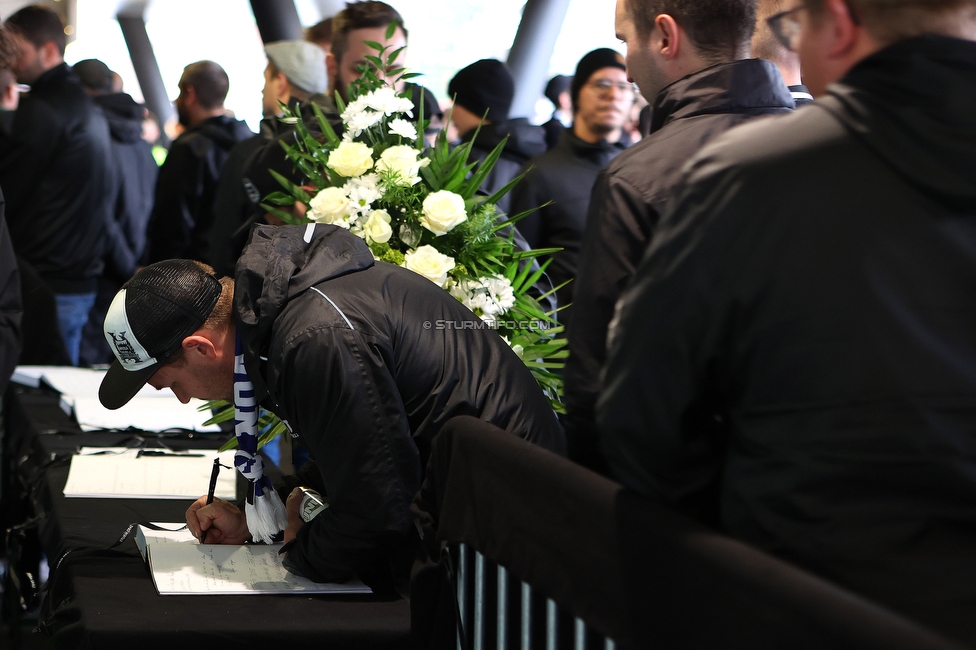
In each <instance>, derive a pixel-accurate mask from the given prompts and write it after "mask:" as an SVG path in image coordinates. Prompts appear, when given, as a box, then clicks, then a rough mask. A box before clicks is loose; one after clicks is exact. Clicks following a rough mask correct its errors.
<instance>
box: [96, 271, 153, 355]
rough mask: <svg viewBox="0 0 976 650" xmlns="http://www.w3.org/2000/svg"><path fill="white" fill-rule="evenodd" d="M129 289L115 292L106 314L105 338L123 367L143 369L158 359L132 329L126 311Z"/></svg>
mask: <svg viewBox="0 0 976 650" xmlns="http://www.w3.org/2000/svg"><path fill="white" fill-rule="evenodd" d="M127 291H128V290H127V289H122V290H121V291H119V292H118V293H117V294H115V299H114V300H112V305H111V306H110V307H109V308H108V313H107V314H105V327H104V331H105V340H106V341H108V344H109V345H110V346H111V347H112V351H113V352H115V358H116V359H118V360H119V363H121V364H122V367H123V368H125V369H126V370H129V371H135V370H142V369H143V368H148V367H149V366H151V365H153V364H154V363H156V359H155V358H154V356H153V355H152V354H150V353H149V350H147V349H146V348H145V347H144V346H143V345H142V343H140V342H139V337H138V335H137V334H136V333H135V332H133V331H132V326H131V325H130V324H129V317H128V315H127V314H126V312H125V295H126V292H127Z"/></svg>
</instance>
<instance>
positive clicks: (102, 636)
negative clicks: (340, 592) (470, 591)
mask: <svg viewBox="0 0 976 650" xmlns="http://www.w3.org/2000/svg"><path fill="white" fill-rule="evenodd" d="M7 408H8V431H7V437H8V441H7V445H6V446H7V451H8V453H10V454H13V455H14V457H15V458H17V459H18V460H17V463H16V466H17V467H16V471H17V472H19V474H20V478H21V479H22V480H23V482H24V483H25V484H26V491H28V492H29V495H28V497H29V504H30V508H31V509H33V511H34V512H33V514H35V515H40V519H39V522H40V523H39V527H38V537H39V541H40V546H41V548H42V550H43V551H44V553H45V554H46V555H47V557H48V558H49V561H50V564H51V565H52V567H51V575H52V579H51V581H50V584H51V589H50V593H49V594H48V602H47V603H46V607H45V608H44V609H42V614H43V613H45V612H46V616H45V618H44V619H43V620H42V621H41V627H42V629H44V630H45V631H46V632H47V633H48V634H51V635H53V636H54V640H55V641H56V642H57V645H58V646H59V647H62V648H92V649H103V648H121V647H128V648H131V647H134V646H135V647H138V645H140V644H141V645H145V644H146V643H147V642H149V643H150V644H151V647H167V646H168V647H173V648H177V647H179V644H184V645H185V644H187V643H188V642H189V643H190V644H191V646H190V647H203V646H204V644H208V643H213V644H219V647H233V646H235V645H240V647H244V646H243V644H245V643H248V644H274V645H275V646H276V647H286V648H288V649H289V650H294V649H298V648H313V647H315V648H322V647H329V648H351V647H356V648H362V647H369V648H402V647H406V646H407V645H409V636H410V607H409V603H408V602H406V601H404V600H402V599H400V598H399V597H397V596H395V595H373V596H328V595H319V596H311V597H309V596H302V595H262V596H159V595H158V594H157V593H156V590H155V587H154V586H153V582H152V578H151V577H150V575H149V573H148V569H147V567H146V564H145V562H144V561H143V560H142V558H141V556H140V555H139V552H138V550H137V549H136V546H135V543H134V541H132V540H131V539H127V540H126V541H125V542H123V543H122V544H121V545H119V546H118V547H116V548H115V549H113V550H104V549H106V547H108V546H110V545H111V544H112V543H113V542H114V541H115V540H117V539H118V538H119V537H120V535H121V534H122V532H123V531H124V530H125V529H126V527H127V526H128V525H129V524H131V523H134V522H144V521H183V519H184V516H183V515H184V512H185V510H186V508H187V507H188V506H189V505H190V501H182V500H154V499H76V498H72V499H66V498H65V497H64V495H63V493H62V489H63V487H64V483H65V480H66V478H67V475H68V463H67V461H66V460H62V459H66V458H68V457H69V455H70V453H71V452H73V451H74V450H76V449H77V448H79V447H80V446H82V445H84V446H110V445H118V444H120V443H121V442H122V441H123V440H124V439H126V438H131V436H132V435H133V433H132V432H105V433H101V432H98V433H82V432H81V431H80V430H79V429H78V427H77V426H76V425H75V424H74V423H72V422H71V420H70V419H69V418H68V417H67V416H65V415H64V413H62V412H61V411H60V409H58V407H57V397H56V396H52V395H50V394H43V393H42V392H40V391H37V390H31V389H21V388H15V389H13V390H12V391H11V393H8V401H7ZM143 435H144V436H146V437H147V438H148V439H150V440H155V439H156V438H155V434H145V433H143ZM164 440H165V443H166V444H167V445H168V446H171V447H172V448H177V449H178V448H186V447H190V446H192V447H206V448H216V447H218V446H219V445H220V443H221V442H222V441H223V438H222V437H216V436H214V435H213V434H189V435H188V434H185V433H181V434H166V437H165V439H164ZM238 493H239V494H241V493H242V492H241V491H240V489H239V492H238ZM86 549H87V550H86ZM68 551H70V552H69V553H68V554H67V556H66V557H65V559H64V560H63V561H62V562H61V565H60V566H55V565H56V563H57V559H58V558H60V557H62V555H64V553H65V552H68ZM251 647H254V646H253V645H251ZM258 647H260V645H258Z"/></svg>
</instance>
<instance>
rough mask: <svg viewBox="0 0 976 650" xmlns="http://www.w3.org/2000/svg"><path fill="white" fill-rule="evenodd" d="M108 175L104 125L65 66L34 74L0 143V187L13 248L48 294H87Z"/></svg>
mask: <svg viewBox="0 0 976 650" xmlns="http://www.w3.org/2000/svg"><path fill="white" fill-rule="evenodd" d="M111 169H112V163H111V153H110V151H109V134H108V124H106V122H105V117H104V115H103V114H102V111H100V110H99V109H98V108H97V107H96V106H95V104H94V102H92V100H91V98H90V97H88V95H87V94H85V91H84V90H83V89H82V87H81V83H80V82H79V81H78V78H77V77H76V76H75V74H74V73H73V72H72V71H71V68H69V67H68V66H67V65H66V64H64V63H62V64H60V65H58V66H56V67H54V68H52V69H50V70H48V71H47V72H45V73H44V74H42V75H41V76H40V77H39V78H38V79H37V80H36V81H35V82H34V84H33V85H32V86H31V92H30V93H29V94H28V95H27V96H25V97H24V98H23V99H22V100H21V102H20V106H19V107H18V109H17V112H16V114H15V116H14V122H13V126H12V127H11V132H10V136H9V137H4V138H0V187H3V192H4V194H5V195H6V198H7V226H8V227H9V228H10V239H11V241H12V242H13V245H14V250H15V251H16V253H17V255H20V256H22V257H24V258H25V259H26V260H27V261H28V262H30V263H31V265H33V267H34V268H35V269H36V270H37V273H38V274H39V275H40V276H41V277H42V278H43V279H44V281H45V282H46V283H47V284H48V285H49V286H50V287H51V289H53V290H54V292H55V293H88V292H94V291H95V283H96V279H97V278H98V276H99V275H100V274H101V273H102V268H103V262H102V258H103V253H104V251H105V245H106V224H107V221H108V219H109V213H110V205H109V201H110V194H109V190H110V184H111V173H112V172H111Z"/></svg>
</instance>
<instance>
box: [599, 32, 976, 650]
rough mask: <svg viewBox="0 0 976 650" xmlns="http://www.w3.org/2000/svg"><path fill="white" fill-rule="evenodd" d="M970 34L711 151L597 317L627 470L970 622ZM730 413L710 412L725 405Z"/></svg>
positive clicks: (970, 625)
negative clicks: (612, 323) (609, 322)
mask: <svg viewBox="0 0 976 650" xmlns="http://www.w3.org/2000/svg"><path fill="white" fill-rule="evenodd" d="M973 106H976V42H972V41H963V40H957V39H952V38H948V37H938V36H926V37H920V38H913V39H909V40H905V41H901V42H899V43H896V44H895V45H893V46H890V47H888V48H886V49H884V50H882V51H880V52H878V53H876V54H874V55H872V56H870V57H868V58H866V59H864V60H863V61H861V62H860V63H859V64H858V65H856V66H855V67H854V68H853V69H852V70H851V71H850V72H849V73H848V74H847V75H846V76H845V77H844V78H843V79H842V80H841V81H840V82H839V83H836V84H834V85H832V86H830V87H829V88H828V89H827V94H826V96H824V97H821V98H819V99H818V100H817V101H816V102H814V103H813V104H811V105H809V106H806V107H804V108H803V109H801V110H798V111H797V112H796V113H795V114H793V115H791V116H787V117H783V118H779V119H773V120H764V121H762V122H757V123H755V124H751V125H748V126H745V127H742V128H741V129H736V130H735V131H734V132H732V133H729V134H728V135H727V136H726V137H723V138H722V139H721V140H717V141H716V142H714V144H713V145H712V146H709V147H708V148H707V149H706V150H703V151H702V152H701V155H700V156H698V157H697V158H696V159H695V160H694V161H693V163H692V164H691V165H689V170H690V171H689V174H688V175H687V176H686V178H685V183H683V185H684V189H683V190H682V191H681V193H680V195H679V196H678V197H677V199H676V201H675V203H673V204H672V206H671V208H670V209H669V210H668V212H667V213H666V214H665V215H663V216H662V218H661V223H660V226H659V228H658V231H657V234H656V235H655V242H654V244H652V247H651V249H650V251H649V252H648V255H647V257H645V258H644V260H643V262H642V263H641V266H640V268H639V269H638V271H637V277H636V280H637V281H636V282H635V283H634V284H633V285H632V286H631V288H630V289H629V290H628V291H627V293H626V294H625V295H624V296H623V297H622V299H621V304H620V307H619V323H620V324H619V327H618V328H617V330H616V331H615V332H613V333H611V352H610V355H609V361H608V365H607V374H606V390H605V392H604V394H603V396H602V398H601V400H600V404H599V425H600V430H601V436H602V443H603V447H604V450H605V453H606V457H607V460H608V461H609V463H610V465H611V466H612V468H613V470H614V471H615V473H616V475H617V476H618V477H619V479H620V480H621V481H622V482H623V483H624V484H626V485H628V486H630V487H632V488H634V489H636V490H637V491H639V492H641V493H643V494H645V495H648V496H651V497H653V498H656V499H663V500H664V501H666V502H669V503H672V504H675V505H678V506H684V507H698V508H699V509H701V508H704V510H705V511H711V512H713V513H714V512H716V511H717V513H718V515H719V516H718V521H719V522H720V523H721V526H722V527H723V528H724V529H725V530H726V531H728V532H730V533H732V534H733V535H736V536H738V537H740V538H742V539H744V540H746V541H748V542H750V543H752V544H754V545H756V546H758V547H760V548H763V549H766V550H768V551H770V552H772V553H775V554H777V555H780V556H782V557H784V558H786V559H788V560H791V561H793V562H796V563H799V564H801V565H802V566H805V567H807V568H809V569H812V570H814V571H816V572H818V573H820V574H822V575H824V576H826V577H828V578H830V579H832V580H835V581H837V582H838V583H840V584H842V585H845V586H847V587H849V588H852V589H854V590H856V591H858V592H860V593H862V594H865V595H867V596H868V597H870V598H872V599H875V600H877V601H879V602H881V603H884V604H886V605H888V606H890V607H892V608H893V609H895V610H897V611H900V612H903V613H905V614H908V615H909V616H912V617H914V618H916V619H918V620H920V621H922V622H924V623H927V624H929V625H930V626H932V627H933V628H935V629H939V630H942V631H943V632H946V633H948V634H950V635H952V636H955V637H956V638H958V639H960V640H963V641H965V642H967V644H974V643H976V618H974V617H973V611H974V609H976V507H974V504H976V300H974V295H976V111H974V110H973ZM716 416H717V417H718V418H719V420H718V421H720V422H721V425H720V426H705V425H704V423H708V422H711V423H712V424H713V425H715V424H716V423H717V420H716Z"/></svg>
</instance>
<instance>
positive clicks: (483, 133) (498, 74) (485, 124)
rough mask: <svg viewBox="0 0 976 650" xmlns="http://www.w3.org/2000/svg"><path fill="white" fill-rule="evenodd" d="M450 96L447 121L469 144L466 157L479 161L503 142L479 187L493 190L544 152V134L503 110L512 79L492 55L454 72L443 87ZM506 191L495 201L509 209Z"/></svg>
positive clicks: (509, 99)
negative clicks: (500, 152)
mask: <svg viewBox="0 0 976 650" xmlns="http://www.w3.org/2000/svg"><path fill="white" fill-rule="evenodd" d="M447 92H448V94H450V95H451V97H452V98H453V99H454V105H453V107H452V108H451V122H453V123H454V126H455V127H456V128H457V131H458V135H459V136H460V141H461V142H462V143H464V142H470V143H471V155H470V156H469V161H472V162H473V161H475V160H484V159H485V158H487V157H488V155H489V154H490V153H491V152H492V150H494V148H495V147H496V146H498V145H499V144H501V142H502V141H503V140H505V139H506V138H508V139H507V140H505V148H504V149H503V150H502V155H501V157H500V158H499V159H498V161H497V162H496V163H495V166H494V167H493V168H492V170H491V172H490V173H489V174H488V176H486V177H485V180H484V182H483V183H482V184H481V190H482V191H483V192H485V193H486V194H488V195H491V194H494V193H495V192H497V191H498V190H500V189H501V188H502V187H504V186H505V185H506V184H507V183H508V182H509V181H511V180H512V179H514V178H515V177H516V176H518V175H519V173H520V171H521V169H522V166H523V165H524V164H525V163H526V162H527V161H528V160H529V159H530V158H532V157H534V156H538V155H540V154H542V153H543V152H545V150H546V132H545V131H544V130H543V128H542V127H541V126H533V125H532V124H529V121H528V120H527V119H525V118H519V119H510V118H509V115H508V112H509V110H510V109H511V107H512V99H513V98H514V96H515V81H514V80H513V79H512V73H511V72H509V71H508V67H507V66H506V65H505V64H504V63H502V62H501V61H498V60H496V59H481V60H480V61H475V62H474V63H472V64H471V65H469V66H467V67H466V68H463V69H462V70H460V71H459V72H458V73H457V74H456V75H454V78H453V79H451V83H450V84H449V85H448V87H447ZM511 201H512V195H511V193H509V194H506V195H505V196H503V197H502V198H501V199H500V200H499V201H498V203H497V206H498V208H499V209H500V210H502V211H503V212H505V213H509V212H510V207H511Z"/></svg>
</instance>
